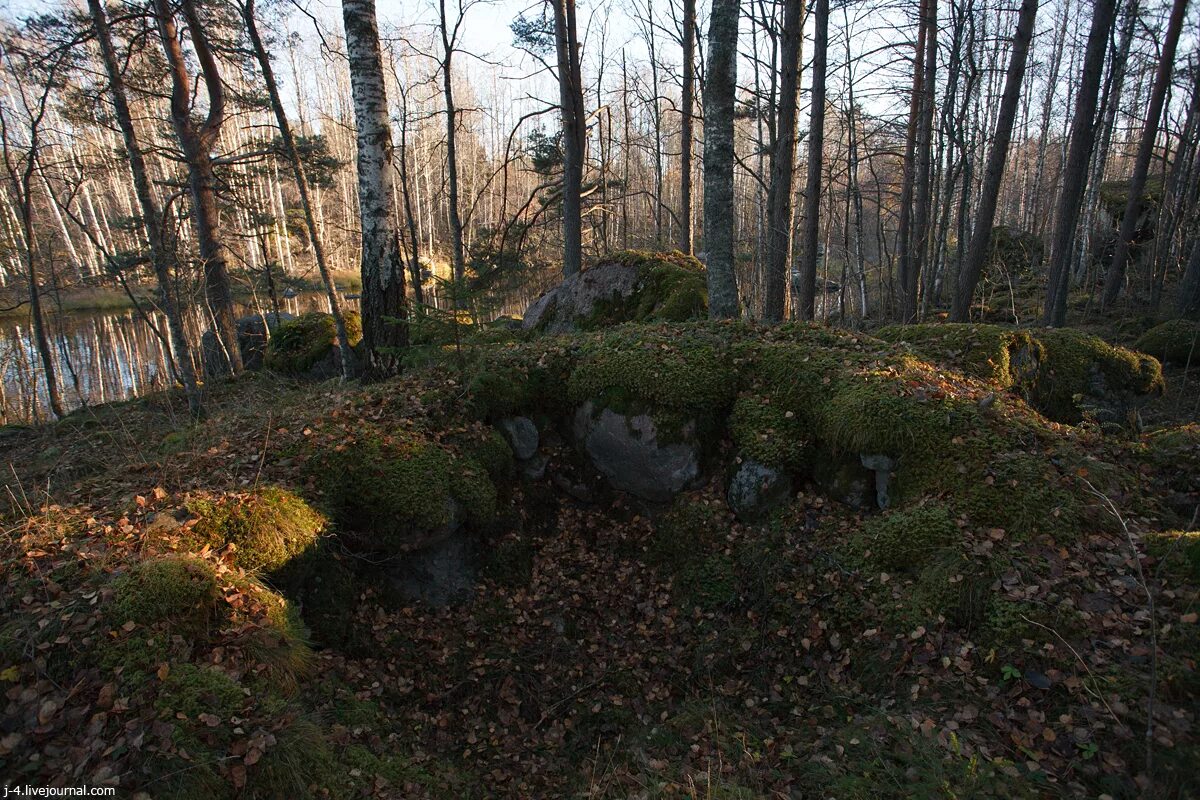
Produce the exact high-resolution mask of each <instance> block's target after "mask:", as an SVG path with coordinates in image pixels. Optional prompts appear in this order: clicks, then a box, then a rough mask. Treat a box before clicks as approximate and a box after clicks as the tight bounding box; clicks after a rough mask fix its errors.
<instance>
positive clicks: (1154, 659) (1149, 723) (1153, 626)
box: [1081, 478, 1158, 786]
mask: <svg viewBox="0 0 1200 800" xmlns="http://www.w3.org/2000/svg"><path fill="white" fill-rule="evenodd" d="M1081 480H1082V481H1083V482H1084V483H1085V484H1087V487H1088V489H1090V490H1091V492H1092V494H1094V495H1096V497H1099V498H1100V499H1101V500H1102V501H1103V502H1104V505H1105V506H1107V507H1108V511H1109V513H1110V514H1112V515H1113V516H1114V517H1116V518H1117V522H1119V523H1121V530H1123V531H1124V532H1125V540H1126V541H1127V542H1128V543H1129V549H1130V551H1131V552H1132V553H1133V563H1134V566H1135V567H1137V577H1138V583H1140V584H1141V585H1142V591H1144V592H1145V593H1146V604H1147V608H1148V610H1149V612H1150V692H1149V696H1148V697H1147V699H1146V780H1147V781H1149V782H1150V785H1151V786H1153V784H1154V700H1155V693H1156V691H1157V689H1158V618H1157V616H1156V614H1155V609H1154V592H1153V591H1152V590H1151V588H1150V584H1149V583H1148V582H1147V581H1146V573H1145V571H1144V570H1143V569H1142V556H1141V554H1140V553H1139V552H1138V548H1137V542H1136V541H1135V540H1134V538H1133V532H1132V531H1130V530H1129V525H1128V524H1126V522H1125V518H1124V517H1123V516H1121V512H1120V511H1118V510H1117V507H1116V506H1115V505H1113V501H1112V500H1110V499H1109V498H1108V496H1107V495H1106V494H1104V493H1103V492H1101V491H1100V490H1099V489H1097V488H1096V487H1095V486H1094V485H1093V484H1092V482H1091V481H1089V480H1088V479H1087V478H1081Z"/></svg>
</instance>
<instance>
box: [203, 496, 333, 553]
mask: <svg viewBox="0 0 1200 800" xmlns="http://www.w3.org/2000/svg"><path fill="white" fill-rule="evenodd" d="M187 508H188V511H189V512H191V513H192V514H195V515H196V516H198V517H199V519H198V520H197V521H196V523H195V524H194V525H193V526H192V528H191V531H192V534H193V535H194V536H196V537H198V538H199V540H200V541H201V542H203V543H204V544H207V545H209V546H211V547H212V548H213V549H220V548H222V547H225V546H227V545H233V560H234V563H235V564H237V565H238V566H239V567H241V568H242V569H246V570H251V571H261V572H273V571H275V570H278V569H280V568H282V567H283V566H284V565H285V564H287V563H288V562H289V561H291V560H292V559H294V558H296V557H297V556H299V555H300V554H301V553H303V552H304V551H305V550H307V549H308V548H310V547H312V546H314V544H315V543H316V541H317V537H318V536H319V535H320V533H321V531H322V530H323V529H324V527H325V519H324V517H322V516H321V515H320V514H319V513H317V512H316V511H315V510H313V509H312V508H311V507H310V506H309V505H308V504H307V503H306V502H304V500H303V499H301V498H300V497H299V496H298V495H296V494H295V493H293V492H291V491H288V490H287V489H282V488H279V487H277V486H266V487H262V488H259V489H255V490H254V491H251V492H247V493H244V494H227V495H223V496H219V497H215V498H212V497H195V498H192V499H191V500H190V501H189V502H188V504H187Z"/></svg>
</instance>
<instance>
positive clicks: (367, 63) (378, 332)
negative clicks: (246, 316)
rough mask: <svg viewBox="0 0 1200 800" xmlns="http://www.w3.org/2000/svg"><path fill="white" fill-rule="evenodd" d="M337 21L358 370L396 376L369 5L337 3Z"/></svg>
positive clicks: (393, 268) (398, 316)
mask: <svg viewBox="0 0 1200 800" xmlns="http://www.w3.org/2000/svg"><path fill="white" fill-rule="evenodd" d="M342 20H343V23H344V25H345V29H346V55H347V57H348V59H349V62H350V86H351V91H352V93H353V97H354V119H355V130H356V132H357V143H358V206H359V215H360V218H361V223H360V224H361V231H362V232H361V242H362V252H361V256H360V257H361V267H360V269H361V274H362V286H363V291H362V327H363V350H364V361H365V363H364V364H362V368H363V371H364V373H365V374H366V376H367V377H369V378H376V379H378V378H386V377H389V376H391V375H395V374H397V373H398V372H399V371H400V367H401V355H402V351H403V350H404V348H405V347H407V345H408V303H407V298H406V297H405V293H404V264H403V263H402V262H401V259H400V239H399V236H398V233H397V230H396V214H395V209H394V200H393V198H394V197H395V192H394V191H393V181H394V173H393V168H392V130H391V124H390V122H389V120H388V100H387V87H386V85H385V84H384V80H383V77H384V75H383V57H382V54H381V52H380V48H379V26H378V23H377V22H376V20H375V0H342Z"/></svg>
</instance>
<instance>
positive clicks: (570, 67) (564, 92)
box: [554, 0, 586, 277]
mask: <svg viewBox="0 0 1200 800" xmlns="http://www.w3.org/2000/svg"><path fill="white" fill-rule="evenodd" d="M554 40H555V44H556V48H557V51H558V97H559V107H560V110H561V112H562V130H563V190H562V215H563V276H564V277H569V276H571V275H574V274H576V273H577V272H579V271H580V270H581V269H582V268H583V220H582V200H581V198H580V194H581V192H582V187H583V153H584V136H585V132H586V131H585V128H584V126H585V120H584V112H583V76H582V72H581V70H580V68H579V39H578V38H577V35H576V27H575V0H554Z"/></svg>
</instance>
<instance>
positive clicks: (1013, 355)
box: [875, 323, 1046, 390]
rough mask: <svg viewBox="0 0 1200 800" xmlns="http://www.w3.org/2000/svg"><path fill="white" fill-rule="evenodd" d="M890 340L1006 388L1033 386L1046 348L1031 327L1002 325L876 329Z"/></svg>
mask: <svg viewBox="0 0 1200 800" xmlns="http://www.w3.org/2000/svg"><path fill="white" fill-rule="evenodd" d="M875 335H876V336H878V337H879V338H881V339H883V340H885V341H888V342H898V343H899V342H903V343H906V344H908V345H911V346H912V347H913V349H914V350H915V351H916V352H917V353H919V354H920V355H922V356H924V357H926V358H928V359H930V360H932V361H934V362H935V363H938V364H943V365H946V366H950V367H954V368H956V369H958V370H960V371H961V372H962V373H963V374H965V375H970V376H971V377H974V378H979V379H980V380H985V381H988V382H991V383H995V384H998V385H999V386H1000V387H1002V388H1004V389H1012V388H1018V389H1022V390H1027V389H1028V388H1029V387H1030V386H1032V384H1033V382H1034V380H1035V378H1036V375H1037V370H1038V366H1039V365H1040V363H1041V362H1042V360H1043V359H1044V358H1045V355H1046V349H1045V347H1044V346H1043V345H1042V343H1041V342H1039V341H1038V340H1037V339H1036V338H1034V336H1033V334H1032V333H1031V332H1029V331H1025V330H1018V329H1015V328H1005V327H1002V326H999V325H972V324H962V325H959V324H949V323H927V324H919V325H888V326H886V327H883V328H880V329H879V330H877V331H875Z"/></svg>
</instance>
